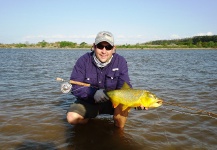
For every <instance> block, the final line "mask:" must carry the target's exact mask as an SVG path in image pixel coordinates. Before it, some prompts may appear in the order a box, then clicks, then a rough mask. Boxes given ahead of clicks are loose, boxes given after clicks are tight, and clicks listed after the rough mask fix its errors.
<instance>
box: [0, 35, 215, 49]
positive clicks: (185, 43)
mask: <svg viewBox="0 0 217 150" xmlns="http://www.w3.org/2000/svg"><path fill="white" fill-rule="evenodd" d="M91 46H92V45H88V44H87V43H86V42H82V43H80V44H77V43H74V42H70V41H60V42H54V43H48V42H46V41H45V40H43V41H41V42H38V43H36V44H29V43H28V42H26V43H18V44H14V43H13V44H1V43H0V48H88V49H90V48H91ZM116 47H117V48H120V49H146V48H155V49H156V48H214V49H216V48H217V35H213V36H195V37H192V38H184V39H174V40H156V41H150V42H146V43H137V44H134V45H130V44H123V45H116Z"/></svg>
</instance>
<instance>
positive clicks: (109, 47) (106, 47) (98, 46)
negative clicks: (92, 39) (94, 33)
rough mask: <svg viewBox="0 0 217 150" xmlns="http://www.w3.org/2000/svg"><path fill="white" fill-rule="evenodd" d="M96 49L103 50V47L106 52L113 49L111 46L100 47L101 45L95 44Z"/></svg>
mask: <svg viewBox="0 0 217 150" xmlns="http://www.w3.org/2000/svg"><path fill="white" fill-rule="evenodd" d="M96 47H97V48H98V49H103V48H104V47H105V49H106V50H111V49H112V48H113V46H111V45H106V46H104V45H102V44H100V43H99V44H97V45H96Z"/></svg>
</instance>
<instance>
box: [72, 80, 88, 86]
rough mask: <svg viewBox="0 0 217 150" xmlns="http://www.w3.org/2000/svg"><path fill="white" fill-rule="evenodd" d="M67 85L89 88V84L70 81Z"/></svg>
mask: <svg viewBox="0 0 217 150" xmlns="http://www.w3.org/2000/svg"><path fill="white" fill-rule="evenodd" d="M69 83H71V84H76V85H81V86H86V87H90V84H87V83H83V82H78V81H74V80H70V81H69Z"/></svg>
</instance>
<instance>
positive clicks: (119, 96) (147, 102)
mask: <svg viewBox="0 0 217 150" xmlns="http://www.w3.org/2000/svg"><path fill="white" fill-rule="evenodd" d="M106 94H107V95H108V96H109V98H110V100H111V102H112V104H113V106H114V108H116V107H117V106H118V105H119V104H122V105H123V108H122V110H125V109H127V108H128V107H140V106H144V107H145V108H154V107H159V106H161V105H162V103H163V100H161V99H159V98H157V97H156V96H155V95H154V94H152V93H150V92H149V91H146V90H139V89H132V88H130V86H129V85H128V84H127V83H124V85H123V87H122V88H121V89H119V90H111V91H107V92H106Z"/></svg>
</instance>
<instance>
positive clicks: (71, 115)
mask: <svg viewBox="0 0 217 150" xmlns="http://www.w3.org/2000/svg"><path fill="white" fill-rule="evenodd" d="M70 79H71V80H74V81H79V82H85V83H88V84H90V85H91V87H82V86H79V85H73V88H72V94H73V95H74V96H76V97H77V100H76V101H75V102H74V103H73V104H71V106H70V108H69V109H68V112H67V120H68V122H69V123H70V124H73V125H75V124H84V123H87V122H88V120H89V119H90V118H95V117H96V116H97V115H99V114H110V115H113V119H114V124H115V126H116V127H119V128H123V127H124V125H125V123H126V120H127V116H128V110H129V109H126V110H124V111H122V105H119V106H118V107H116V108H115V109H114V108H113V107H112V103H111V101H110V100H109V98H108V96H107V95H106V94H105V92H104V90H115V89H120V88H121V87H122V86H123V84H124V82H126V83H127V84H128V85H130V86H131V87H132V85H131V84H130V79H129V75H128V66H127V62H126V60H125V58H124V57H122V56H120V55H119V54H117V53H115V45H114V37H113V35H112V33H110V32H107V31H102V32H99V33H98V34H97V36H96V38H95V43H94V44H93V50H92V52H89V53H86V54H84V55H83V56H81V57H80V58H79V59H78V60H77V62H76V64H75V66H74V68H73V70H72V73H71V78H70Z"/></svg>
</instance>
